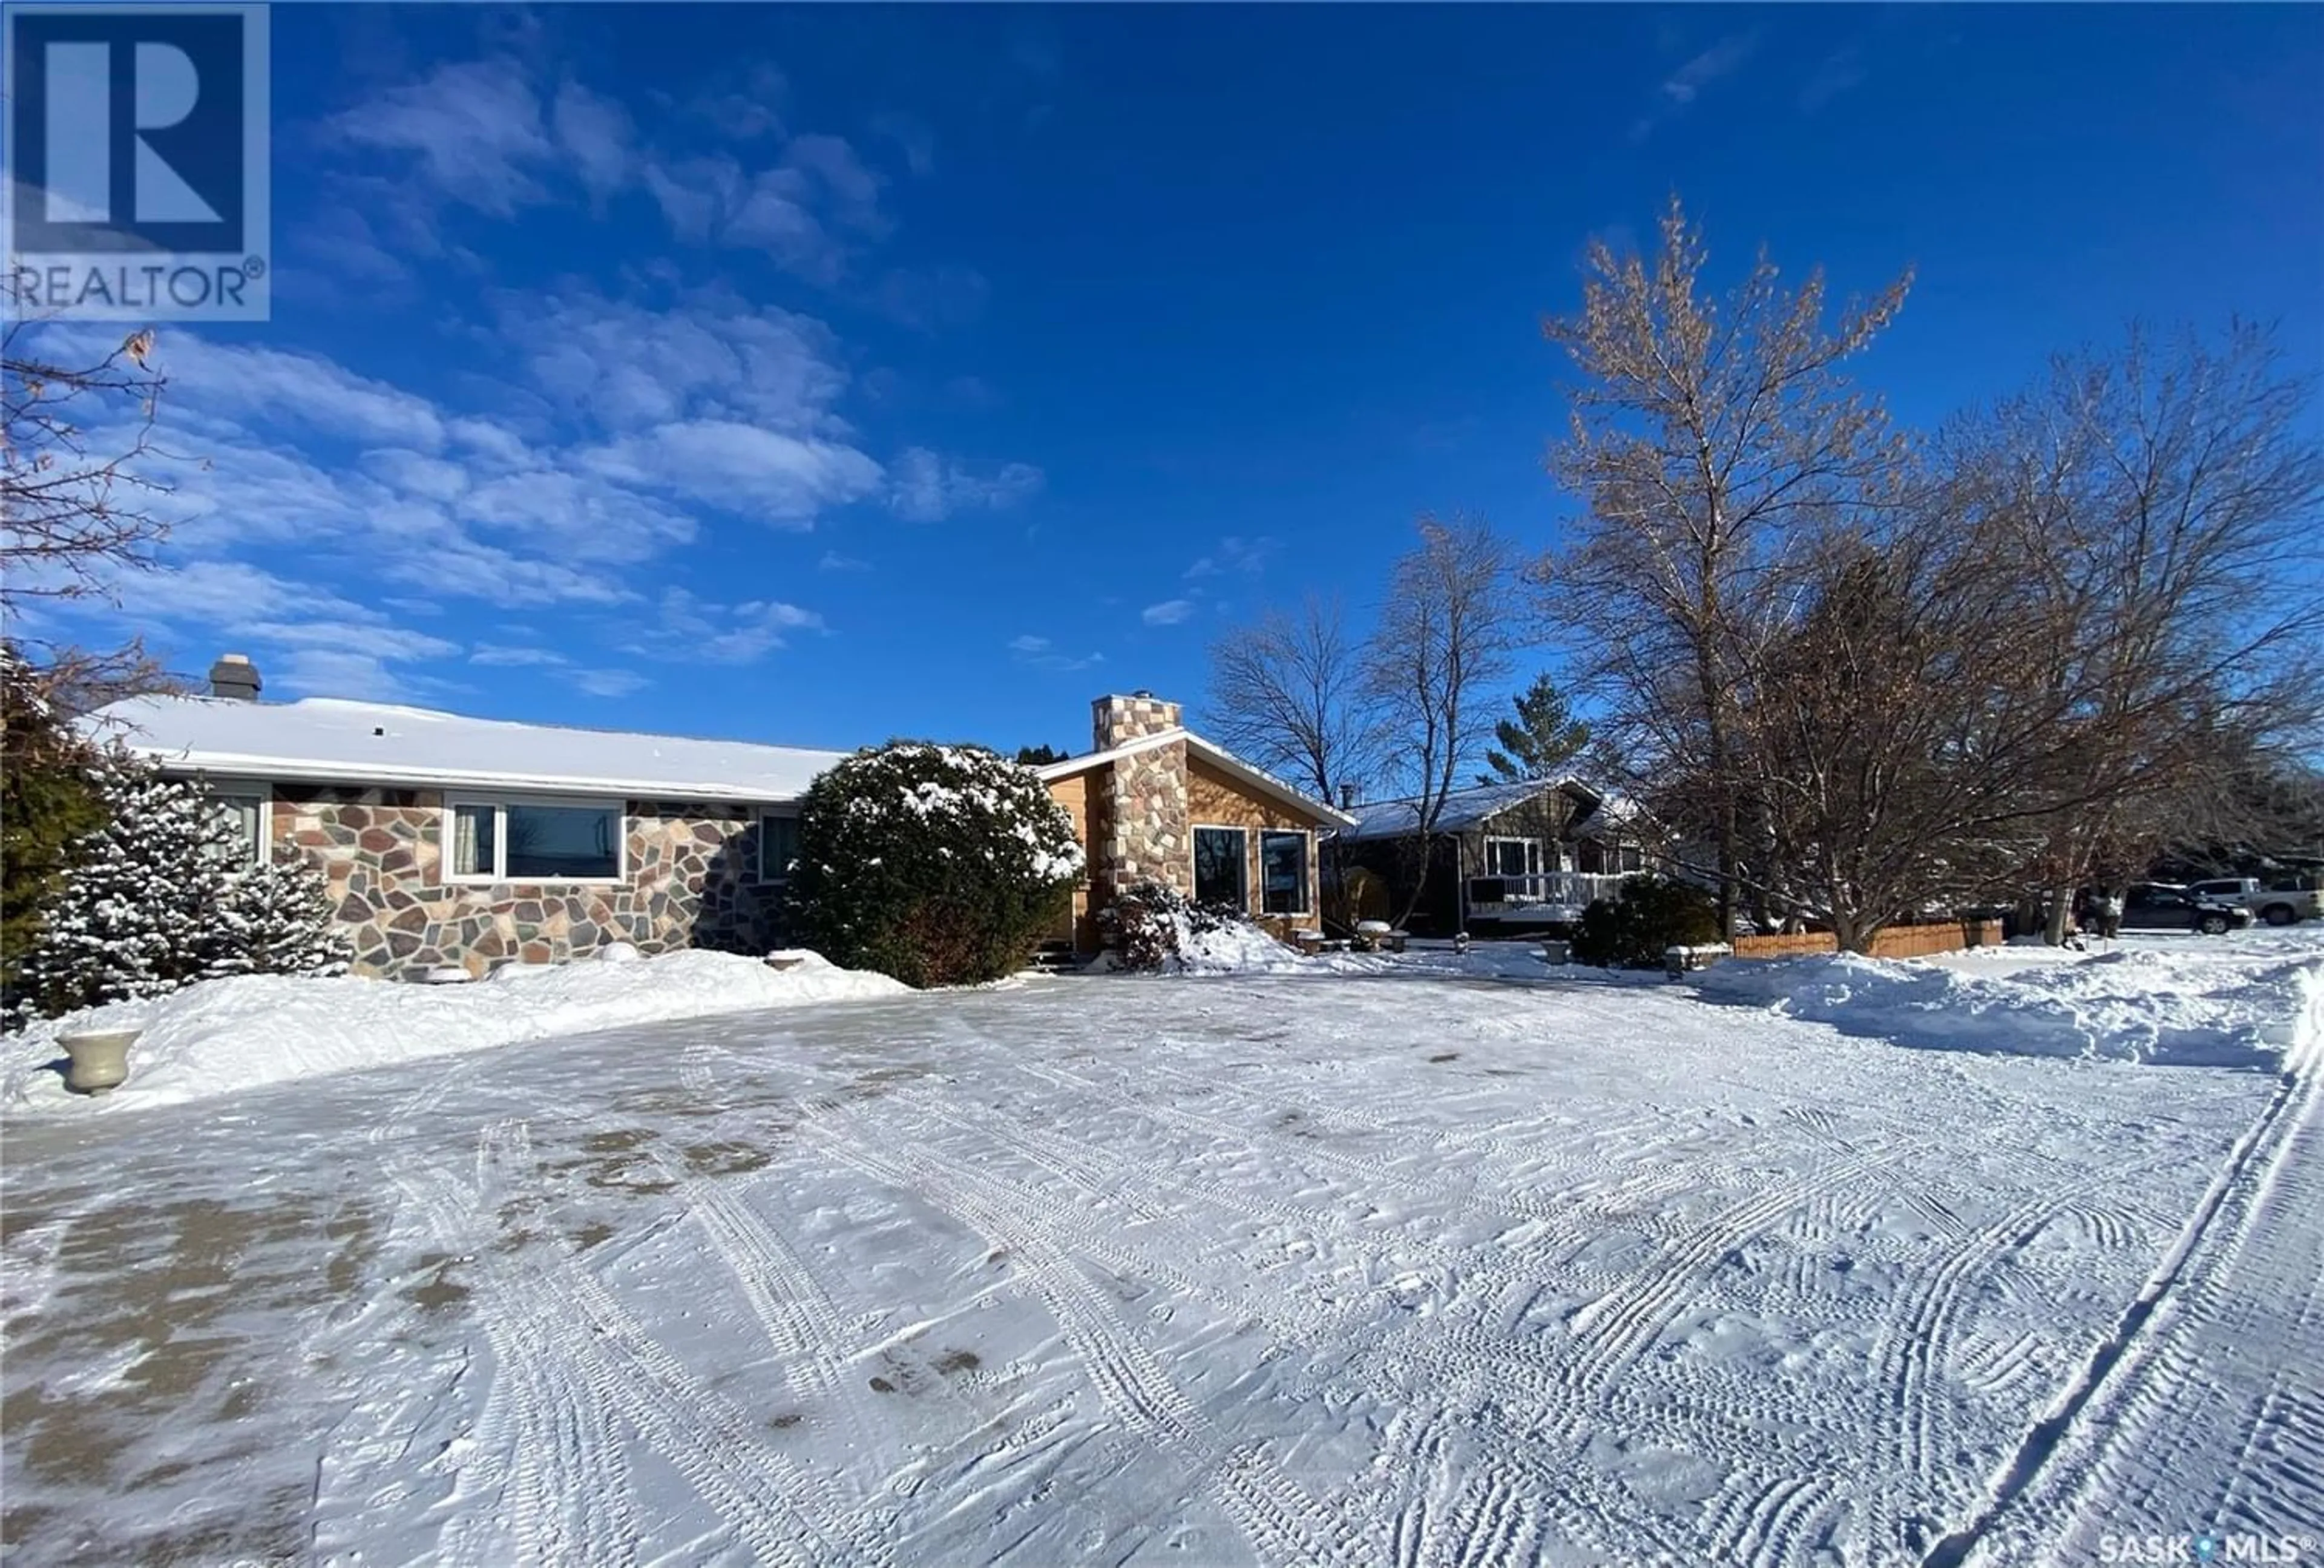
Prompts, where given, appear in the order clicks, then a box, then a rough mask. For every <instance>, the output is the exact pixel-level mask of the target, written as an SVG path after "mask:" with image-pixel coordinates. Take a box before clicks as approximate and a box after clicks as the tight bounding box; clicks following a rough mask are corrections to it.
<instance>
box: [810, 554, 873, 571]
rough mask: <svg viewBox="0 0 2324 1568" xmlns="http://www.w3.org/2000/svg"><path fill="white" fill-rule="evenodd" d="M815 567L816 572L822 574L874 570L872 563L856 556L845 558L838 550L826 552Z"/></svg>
mask: <svg viewBox="0 0 2324 1568" xmlns="http://www.w3.org/2000/svg"><path fill="white" fill-rule="evenodd" d="M815 566H816V570H817V571H821V572H868V571H870V570H871V562H870V561H867V560H863V559H861V558H857V557H855V556H844V555H841V554H840V553H839V552H838V551H837V550H825V551H824V552H823V558H822V559H821V560H819V561H817V562H816V563H815Z"/></svg>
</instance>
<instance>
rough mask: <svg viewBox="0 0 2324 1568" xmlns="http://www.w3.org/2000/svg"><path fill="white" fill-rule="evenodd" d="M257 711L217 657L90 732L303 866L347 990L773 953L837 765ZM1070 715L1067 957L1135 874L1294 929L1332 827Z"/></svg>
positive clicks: (1136, 705)
mask: <svg viewBox="0 0 2324 1568" xmlns="http://www.w3.org/2000/svg"><path fill="white" fill-rule="evenodd" d="M259 689H260V682H259V677H258V672H257V670H256V669H254V668H253V667H252V665H251V664H250V662H249V660H247V659H243V658H242V657H240V656H239V655H234V654H229V655H227V656H226V658H224V659H220V660H219V661H218V663H217V665H216V666H215V667H213V668H212V669H211V671H210V695H209V696H141V697H131V698H129V699H127V700H125V701H122V702H117V703H115V704H112V705H111V706H107V707H106V708H104V709H101V710H99V711H98V712H97V714H95V715H91V716H90V719H89V720H88V725H89V727H90V728H91V729H92V730H93V731H94V732H95V733H97V734H99V735H100V736H102V737H104V738H106V739H110V740H116V741H118V742H121V743H122V744H124V745H125V746H127V747H129V748H130V749H131V750H133V751H135V752H140V753H142V754H143V755H144V756H146V757H148V758H150V759H152V761H154V762H155V763H157V764H158V765H159V766H160V767H161V770H162V771H163V772H164V773H168V774H171V775H177V776H197V775H198V776H199V777H201V778H202V779H205V780H206V782H207V783H208V785H209V787H210V789H211V790H212V791H213V792H214V794H215V795H216V796H217V799H218V801H219V805H220V808H221V809H222V810H224V811H226V812H229V813H231V814H232V815H233V816H234V818H235V822H236V824H237V826H239V827H240V828H241V830H242V831H243V832H244V835H246V837H247V842H248V843H249V844H250V853H251V857H252V858H253V859H254V860H260V859H272V858H275V857H278V856H281V855H285V854H293V853H295V854H298V855H301V856H304V857H305V858H307V859H308V860H310V861H312V862H314V863H315V864H316V865H317V866H318V867H319V868H320V869H321V871H322V872H323V875H324V877H325V879H326V881H327V884H328V886H329V889H330V895H331V899H332V902H333V905H334V909H335V912H336V914H337V920H338V924H339V926H340V927H341V928H342V929H343V930H344V931H345V932H346V935H347V936H348V938H349V939H350V941H351V942H352V944H353V945H354V949H355V972H356V973H362V974H374V975H387V976H397V977H409V976H413V975H418V974H421V973H426V972H427V971H429V970H431V969H436V968H439V967H447V966H458V967H461V968H465V969H466V970H467V971H468V972H469V973H472V974H483V973H487V972H489V971H491V970H492V969H493V968H495V967H497V966H498V965H500V964H506V963H511V962H522V963H536V964H539V963H552V962H556V961H558V960H562V959H566V958H569V957H572V956H574V955H576V954H582V953H586V952H589V951H590V950H592V949H594V948H596V947H600V946H603V945H605V944H607V943H611V942H617V941H620V942H631V943H634V944H636V945H637V946H638V947H639V948H641V950H643V951H645V952H649V953H652V952H660V951H663V950H665V949H668V948H672V947H685V946H696V947H716V948H726V949H731V950H735V951H742V952H753V951H757V952H763V951H765V950H766V949H767V948H769V947H770V946H774V945H778V944H779V939H780V937H781V913H782V910H781V905H782V890H783V886H784V884H785V882H786V881H787V880H788V867H789V865H790V862H791V860H792V857H793V855H794V853H796V845H797V844H798V801H799V798H800V797H801V796H802V795H804V794H805V793H806V791H807V786H808V784H809V783H810V782H812V781H813V780H814V779H815V778H816V775H817V774H819V773H821V772H822V771H823V770H825V769H826V768H828V767H830V766H832V765H833V764H834V763H835V762H838V761H841V760H842V759H843V758H844V757H845V756H846V755H847V754H848V753H846V752H829V751H807V750H802V749H798V748H796V747H789V746H765V745H757V744H753V743H751V742H742V741H702V740H688V739H685V738H682V737H678V736H674V735H650V734H628V733H615V732H611V731H602V730H581V729H567V728H560V727H558V726H554V725H549V724H512V723H508V722H506V721H503V720H498V719H476V718H467V717H464V716H462V715H456V714H446V713H436V712H431V711H429V710H428V709H424V708H414V707H403V706H394V705H391V704H385V703H371V702H352V701H344V700H341V699H338V698H334V697H307V698H304V699H301V700H300V701H298V702H291V703H261V702H260V701H259V700H258V694H259ZM1094 706H1095V709H1096V715H1097V733H1096V739H1097V749H1096V751H1095V752H1093V753H1092V754H1091V755H1088V756H1084V757H1076V758H1072V759H1069V760H1067V761H1063V762H1059V763H1056V764H1054V765H1052V766H1050V767H1047V768H1043V769H1040V770H1038V771H1039V773H1040V774H1041V777H1042V778H1043V779H1045V780H1047V783H1048V785H1049V789H1050V791H1051V793H1052V794H1053V795H1055V796H1056V798H1057V799H1059V800H1060V801H1062V802H1064V803H1065V806H1066V807H1067V809H1068V810H1069V811H1071V812H1072V813H1073V816H1074V825H1075V826H1076V828H1077V830H1078V831H1079V833H1080V835H1081V840H1082V844H1083V848H1084V851H1085V852H1087V853H1088V857H1089V865H1090V874H1089V877H1088V879H1087V880H1086V881H1084V883H1083V884H1082V885H1081V886H1080V887H1078V888H1077V889H1076V890H1075V891H1074V909H1073V914H1074V919H1073V928H1072V931H1071V933H1070V934H1071V936H1073V938H1074V945H1075V947H1076V949H1077V950H1079V951H1082V952H1090V951H1093V950H1094V948H1095V946H1096V940H1095V935H1096V934H1095V927H1094V924H1093V921H1092V920H1091V918H1090V915H1091V911H1092V909H1093V907H1095V908H1102V907H1103V906H1104V904H1105V903H1106V902H1107V901H1109V900H1110V899H1111V896H1112V893H1113V891H1114V890H1117V889H1119V888H1120V887H1123V886H1126V885H1128V884H1129V883H1130V882H1132V881H1138V880H1139V879H1140V878H1143V877H1148V876H1152V877H1156V878H1157V879H1159V880H1162V881H1167V882H1169V883H1171V884H1172V885H1173V886H1175V887H1178V888H1180V889H1181V890H1185V891H1187V892H1189V893H1192V894H1194V895H1195V896H1197V897H1203V896H1210V897H1216V898H1222V899H1224V898H1229V897H1231V898H1232V899H1233V901H1235V902H1238V903H1240V904H1242V905H1243V906H1244V907H1246V908H1248V909H1250V910H1251V911H1252V912H1253V913H1254V914H1256V915H1259V916H1262V917H1263V918H1266V919H1267V921H1268V924H1269V925H1270V926H1271V927H1274V928H1275V929H1276V930H1277V931H1278V932H1281V933H1286V934H1287V933H1288V932H1289V931H1290V930H1292V929H1295V928H1300V927H1307V928H1312V927H1314V925H1315V924H1316V918H1315V914H1314V910H1315V908H1316V899H1315V883H1314V875H1315V871H1314V868H1315V833H1316V830H1317V829H1318V828H1319V827H1337V826H1344V825H1345V824H1346V823H1347V822H1348V821H1349V820H1351V819H1350V818H1347V817H1344V816H1341V815H1340V814H1339V813H1337V812H1334V811H1333V810H1331V809H1330V808H1329V807H1323V806H1319V805H1317V804H1316V803H1315V802H1314V801H1311V800H1307V799H1305V798H1304V797H1302V796H1300V795H1299V794H1298V793H1297V791H1296V790H1293V789H1289V788H1288V787H1287V786H1286V785H1284V784H1282V783H1280V782H1278V781H1277V780H1275V779H1270V778H1268V776H1267V775H1266V774H1264V773H1261V772H1259V770H1256V769H1253V768H1251V767H1249V766H1248V765H1247V764H1245V763H1242V762H1240V761H1237V760H1236V759H1235V758H1233V757H1232V756H1231V755H1229V754H1228V753H1227V752H1223V751H1222V750H1220V749H1219V748H1218V747H1216V746H1213V745H1212V744H1211V743H1210V742H1207V741H1204V740H1203V739H1202V738H1201V737H1199V736H1196V735H1192V734H1189V733H1186V731H1185V729H1184V728H1182V727H1181V726H1180V724H1179V722H1178V708H1177V706H1176V705H1175V704H1171V703H1163V702H1157V701H1155V700H1154V699H1153V698H1151V697H1149V696H1145V695H1143V694H1140V695H1139V696H1130V697H1119V696H1109V697H1101V698H1099V699H1098V700H1097V702H1096V704H1095V705H1094ZM1198 857H1201V858H1202V860H1203V864H1202V865H1201V866H1199V867H1198V866H1197V864H1196V860H1197V858H1198ZM1238 878H1239V879H1240V880H1238ZM1093 899H1095V904H1094V906H1093V902H1092V900H1093ZM1065 935H1067V933H1066V932H1065V931H1064V930H1063V929H1061V930H1060V932H1059V936H1061V937H1062V936H1065Z"/></svg>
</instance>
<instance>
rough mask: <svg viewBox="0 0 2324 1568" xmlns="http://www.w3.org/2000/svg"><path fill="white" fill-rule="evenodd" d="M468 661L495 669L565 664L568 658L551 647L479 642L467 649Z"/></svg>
mask: <svg viewBox="0 0 2324 1568" xmlns="http://www.w3.org/2000/svg"><path fill="white" fill-rule="evenodd" d="M468 662H469V663H471V664H484V665H490V666H492V667H493V669H527V668H533V667H543V666H551V665H559V664H566V663H569V662H570V660H568V659H567V658H566V657H565V655H563V654H562V653H559V652H558V651H557V650H555V649H553V648H512V647H507V646H505V645H503V644H499V643H493V642H479V643H477V644H476V645H475V647H474V648H472V649H470V650H468Z"/></svg>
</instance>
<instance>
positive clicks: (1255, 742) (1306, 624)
mask: <svg viewBox="0 0 2324 1568" xmlns="http://www.w3.org/2000/svg"><path fill="white" fill-rule="evenodd" d="M1364 676H1365V670H1364V663H1363V656H1362V647H1361V644H1360V642H1359V641H1357V640H1356V639H1355V638H1354V637H1353V636H1351V634H1350V632H1349V631H1348V628H1347V620H1346V615H1345V613H1344V612H1343V611H1342V606H1341V604H1340V602H1339V600H1338V599H1336V598H1331V599H1326V598H1322V597H1318V596H1316V595H1309V596H1308V598H1307V599H1306V600H1305V602H1304V603H1303V604H1301V605H1300V607H1299V609H1298V610H1297V611H1296V613H1286V612H1284V611H1281V610H1269V611H1268V612H1267V613H1265V614H1264V615H1262V616H1261V617H1260V618H1259V622H1258V623H1256V624H1254V625H1250V626H1240V627H1237V628H1235V629H1234V630H1232V631H1230V632H1227V633H1226V634H1225V635H1224V636H1222V637H1221V638H1220V639H1219V640H1218V641H1216V642H1214V643H1213V644H1212V646H1211V705H1210V708H1211V711H1210V721H1211V728H1212V730H1213V733H1216V734H1217V735H1218V737H1219V738H1220V740H1221V741H1222V742H1224V743H1225V744H1226V745H1227V747H1228V748H1229V749H1230V750H1231V751H1234V752H1239V753H1240V754H1241V755H1243V756H1245V757H1248V758H1250V760H1251V761H1254V762H1257V763H1258V764H1259V766H1260V767H1262V768H1265V769H1267V770H1269V771H1270V772H1274V773H1278V774H1280V775H1282V776H1283V777H1284V778H1285V779H1288V780H1290V781H1291V782H1292V783H1294V784H1296V785H1297V786H1298V787H1299V788H1301V789H1305V790H1307V791H1309V792H1310V793H1312V794H1313V795H1314V797H1315V798H1316V799H1318V800H1322V801H1324V802H1326V803H1327V804H1331V805H1338V804H1340V803H1341V802H1342V800H1343V799H1345V798H1348V797H1349V796H1351V795H1352V794H1354V793H1357V792H1360V791H1362V790H1364V789H1369V787H1370V786H1371V784H1372V782H1373V780H1374V779H1375V778H1376V777H1377V776H1378V774H1379V766H1380V740H1381V736H1380V724H1379V709H1378V706H1377V705H1376V704H1375V703H1374V702H1373V701H1372V699H1371V696H1370V694H1369V691H1368V690H1367V689H1366V687H1365V685H1364ZM1323 870H1324V872H1325V873H1326V874H1325V876H1324V878H1323V883H1324V888H1325V896H1326V899H1327V905H1326V911H1325V912H1326V913H1327V914H1329V915H1330V916H1331V917H1332V918H1333V921H1334V922H1335V923H1336V924H1338V925H1340V926H1342V927H1344V926H1346V925H1347V924H1348V923H1349V909H1348V908H1347V899H1346V894H1347V877H1346V870H1347V867H1346V863H1345V853H1344V846H1342V844H1340V843H1339V841H1338V840H1337V839H1336V838H1334V839H1332V840H1329V841H1327V842H1326V844H1325V845H1324V850H1323Z"/></svg>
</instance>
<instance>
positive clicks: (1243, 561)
mask: <svg viewBox="0 0 2324 1568" xmlns="http://www.w3.org/2000/svg"><path fill="white" fill-rule="evenodd" d="M1282 548H1283V541H1282V540H1278V539H1277V538H1276V537H1274V536H1273V535H1272V534H1260V535H1259V536H1258V537H1257V538H1255V539H1245V538H1243V537H1242V536H1241V535H1240V534H1229V535H1227V536H1226V537H1225V538H1224V539H1222V540H1219V544H1218V548H1217V549H1214V550H1213V551H1212V552H1211V553H1210V554H1209V555H1206V556H1204V557H1203V558H1201V559H1200V560H1197V561H1196V562H1195V563H1194V565H1193V566H1191V567H1187V568H1186V576H1187V578H1188V579H1189V580H1192V579H1194V578H1196V577H1215V576H1226V575H1228V574H1230V573H1239V574H1240V575H1242V576H1258V575H1259V573H1261V572H1263V571H1265V570H1266V569H1267V563H1268V561H1269V560H1271V559H1273V558H1274V557H1275V555H1276V553H1277V551H1278V550H1280V549H1282Z"/></svg>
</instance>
